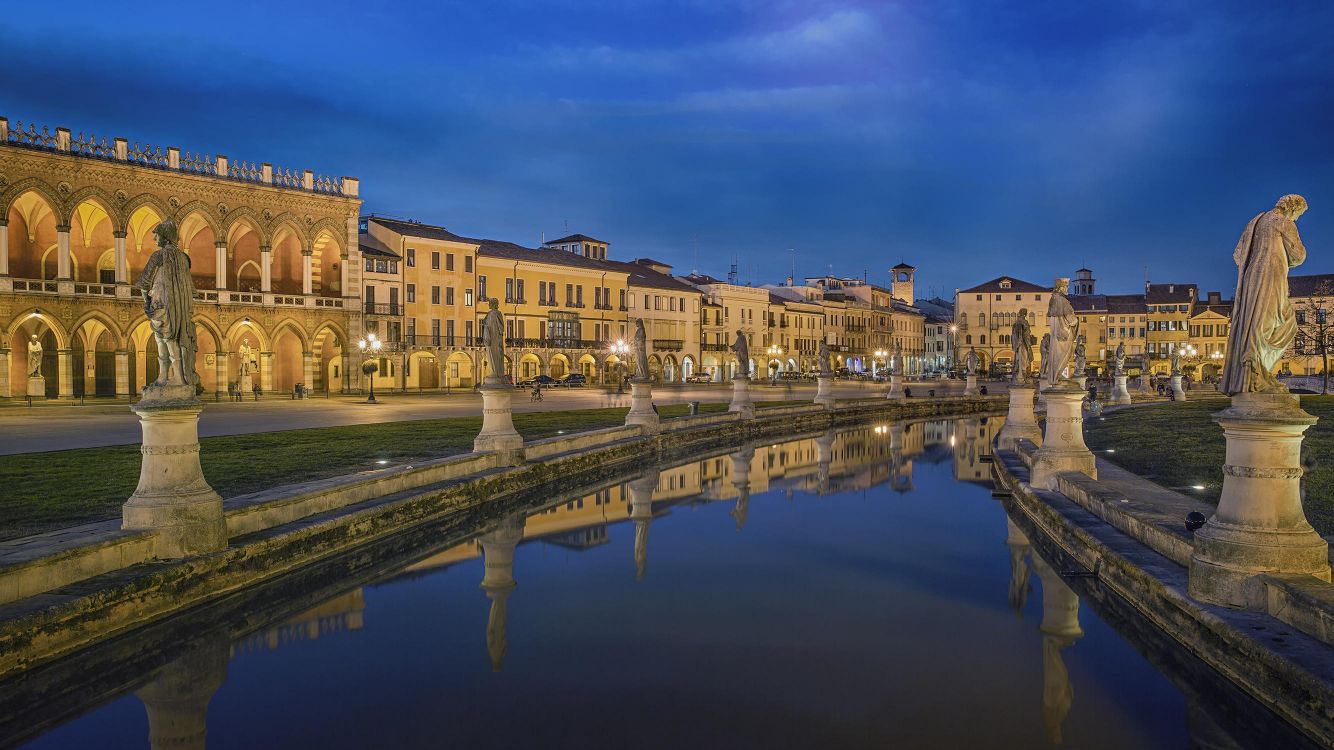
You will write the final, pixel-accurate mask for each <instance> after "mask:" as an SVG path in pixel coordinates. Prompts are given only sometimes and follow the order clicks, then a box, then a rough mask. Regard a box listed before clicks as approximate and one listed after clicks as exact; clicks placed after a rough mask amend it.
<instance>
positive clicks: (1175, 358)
mask: <svg viewBox="0 0 1334 750" xmlns="http://www.w3.org/2000/svg"><path fill="white" fill-rule="evenodd" d="M1285 348H1286V347H1285ZM1168 361H1169V362H1170V363H1171V364H1172V374H1173V375H1180V374H1181V347H1179V346H1177V347H1173V348H1172V356H1171V357H1170V358H1169V359H1168Z"/></svg>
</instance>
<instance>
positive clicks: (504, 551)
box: [479, 513, 526, 672]
mask: <svg viewBox="0 0 1334 750" xmlns="http://www.w3.org/2000/svg"><path fill="white" fill-rule="evenodd" d="M525 518H526V516H525V514H524V513H515V514H514V515H512V516H510V517H508V518H506V519H505V520H503V521H501V522H500V524H499V525H497V526H496V527H495V528H494V529H492V530H491V531H489V532H487V533H486V534H483V535H482V536H481V538H480V539H479V541H480V542H481V544H482V567H483V573H482V590H483V591H485V592H486V598H488V599H490V600H491V612H490V614H489V615H488V616H487V618H486V651H487V653H488V654H489V655H490V656H491V669H492V670H493V671H496V672H499V671H500V665H501V663H502V662H503V661H504V660H505V649H506V647H507V646H508V641H507V640H506V636H505V617H506V602H507V601H508V600H509V597H510V592H511V591H513V590H514V587H515V586H516V585H518V584H516V583H515V582H514V548H515V547H517V546H518V545H519V540H521V539H523V526H524V520H525Z"/></svg>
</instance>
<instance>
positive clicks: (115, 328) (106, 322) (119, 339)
mask: <svg viewBox="0 0 1334 750" xmlns="http://www.w3.org/2000/svg"><path fill="white" fill-rule="evenodd" d="M91 320H95V321H97V322H98V323H101V324H102V326H103V327H104V328H106V329H107V331H108V332H109V333H110V334H111V337H112V338H113V339H115V341H116V348H117V349H124V348H125V332H124V331H122V330H121V328H120V326H119V325H117V324H116V322H115V321H113V320H112V319H111V316H110V315H107V314H106V313H104V312H101V311H100V310H91V311H89V312H86V313H84V314H83V316H81V317H80V318H79V319H78V320H76V321H75V322H74V325H73V326H72V327H71V328H70V330H71V331H75V332H77V331H78V330H79V329H81V328H83V327H84V325H85V324H87V323H88V322H89V321H91ZM90 343H91V342H90Z"/></svg>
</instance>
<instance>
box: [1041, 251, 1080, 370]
mask: <svg viewBox="0 0 1334 750" xmlns="http://www.w3.org/2000/svg"><path fill="white" fill-rule="evenodd" d="M1069 288H1070V280H1069V279H1066V278H1059V279H1057V280H1056V284H1055V286H1053V287H1052V290H1051V300H1050V301H1049V302H1048V303H1047V325H1049V326H1051V334H1050V336H1051V339H1050V343H1049V344H1048V349H1049V352H1048V355H1047V356H1045V357H1043V358H1042V382H1043V384H1044V385H1046V386H1047V387H1048V388H1055V387H1056V386H1058V385H1060V384H1061V383H1062V382H1063V381H1066V380H1068V378H1067V377H1066V374H1065V368H1066V366H1067V365H1068V364H1070V360H1071V359H1073V358H1074V353H1075V338H1076V335H1075V332H1076V331H1077V330H1078V328H1079V318H1078V317H1076V316H1075V308H1074V307H1073V306H1072V305H1071V304H1070V300H1069V299H1068V298H1066V296H1065V294H1066V291H1067V290H1068V289H1069Z"/></svg>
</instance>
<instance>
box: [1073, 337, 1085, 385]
mask: <svg viewBox="0 0 1334 750" xmlns="http://www.w3.org/2000/svg"><path fill="white" fill-rule="evenodd" d="M1086 367H1088V358H1087V357H1085V356H1084V337H1083V336H1080V337H1079V343H1077V344H1075V373H1074V375H1075V377H1079V376H1081V375H1083V374H1084V368H1086Z"/></svg>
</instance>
